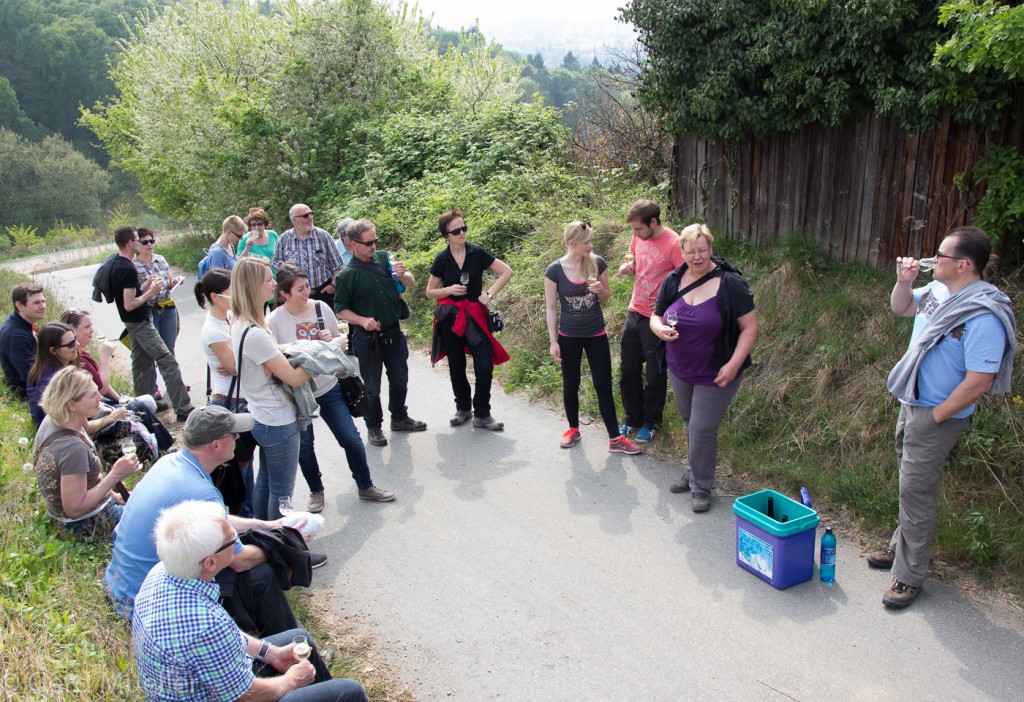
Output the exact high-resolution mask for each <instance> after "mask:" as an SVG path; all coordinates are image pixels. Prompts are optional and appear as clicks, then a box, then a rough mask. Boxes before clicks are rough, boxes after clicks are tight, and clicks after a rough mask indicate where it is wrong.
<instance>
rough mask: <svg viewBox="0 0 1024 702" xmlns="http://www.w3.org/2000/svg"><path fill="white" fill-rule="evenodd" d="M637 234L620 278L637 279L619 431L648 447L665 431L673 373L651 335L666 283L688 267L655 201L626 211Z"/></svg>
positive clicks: (625, 341)
mask: <svg viewBox="0 0 1024 702" xmlns="http://www.w3.org/2000/svg"><path fill="white" fill-rule="evenodd" d="M626 221H627V222H628V223H629V226H630V229H632V230H633V240H632V241H631V242H630V243H629V254H628V255H627V260H626V263H624V264H622V265H621V266H619V275H631V276H634V281H633V297H632V299H631V300H630V301H629V312H627V313H626V326H625V327H624V328H623V330H622V339H621V341H620V350H619V369H620V371H621V377H620V379H619V392H620V393H621V395H622V409H623V411H624V412H625V413H626V418H625V423H624V424H623V425H622V427H621V428H620V429H619V433H620V434H622V436H628V435H629V433H630V432H631V431H633V430H634V429H638V430H639V431H637V434H636V440H637V442H638V443H641V444H643V443H647V442H648V441H650V440H651V439H653V438H654V434H655V433H656V432H657V430H658V428H659V427H660V426H661V420H662V416H663V414H664V411H665V396H666V395H667V393H668V373H667V372H666V370H665V368H664V367H663V364H662V363H661V361H660V360H659V352H658V345H659V344H660V343H661V342H660V339H658V337H657V336H656V335H655V334H654V332H652V331H651V315H652V314H653V313H654V301H655V300H656V299H657V297H658V290H659V289H660V288H661V281H662V280H664V278H665V276H666V275H668V274H669V273H671V272H672V271H674V270H675V269H676V268H678V267H679V266H681V265H683V251H682V249H681V248H680V247H679V235H678V234H676V233H675V232H674V231H672V230H671V229H669V228H668V227H665V226H664V225H662V223H661V208H660V207H658V205H657V204H656V203H654V202H651V201H650V200H637V201H636V202H634V203H633V204H632V206H631V207H630V208H629V211H628V212H626Z"/></svg>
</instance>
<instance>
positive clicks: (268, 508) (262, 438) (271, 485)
mask: <svg viewBox="0 0 1024 702" xmlns="http://www.w3.org/2000/svg"><path fill="white" fill-rule="evenodd" d="M252 436H253V438H254V439H256V443H257V444H259V445H260V472H259V473H258V474H257V475H256V485H255V486H254V487H253V491H252V503H253V504H252V507H253V512H254V513H255V515H256V519H269V520H274V519H280V518H281V512H280V510H279V509H278V504H279V500H280V499H281V498H282V497H291V496H292V492H293V491H294V489H295V469H296V468H297V467H298V464H299V423H298V422H292V423H291V424H284V425H282V426H279V427H270V426H267V425H266V424H260V423H259V422H253V425H252Z"/></svg>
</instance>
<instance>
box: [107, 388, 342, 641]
mask: <svg viewBox="0 0 1024 702" xmlns="http://www.w3.org/2000/svg"><path fill="white" fill-rule="evenodd" d="M252 424H253V420H252V417H251V416H250V415H248V414H234V413H232V412H231V411H230V410H228V409H226V408H224V407H218V406H215V405H209V406H206V407H200V408H198V409H196V410H195V411H193V412H192V413H191V414H190V415H189V417H188V420H187V421H186V422H185V427H184V430H183V431H182V436H183V439H184V444H185V447H184V448H183V449H182V450H181V451H179V452H177V453H171V454H168V455H166V456H164V457H163V458H161V459H160V460H159V461H157V462H156V463H154V464H153V467H152V468H150V469H149V472H148V473H147V474H146V476H145V477H144V478H143V479H142V480H141V481H139V484H138V485H137V486H136V487H135V489H134V490H133V491H132V495H131V499H130V500H128V502H127V503H126V504H125V509H124V514H123V515H122V516H121V522H119V524H118V526H117V528H116V529H115V530H114V554H113V557H112V558H111V560H110V565H109V566H107V572H106V575H105V577H104V582H105V583H106V584H107V588H108V590H109V594H110V599H111V601H112V603H113V604H114V608H115V609H116V610H117V611H118V612H120V613H121V614H124V615H125V616H127V617H128V618H129V619H131V616H132V611H133V609H134V605H135V596H136V595H137V594H138V592H139V588H140V587H142V582H143V580H145V578H146V575H147V574H148V573H149V571H150V570H151V569H152V567H153V566H154V565H156V564H157V562H158V561H159V560H160V559H159V557H158V556H157V552H156V541H155V540H154V536H153V528H154V526H155V525H156V522H157V519H158V517H159V516H160V513H161V512H162V511H163V510H165V509H168V508H170V507H173V506H175V505H177V504H180V503H182V502H185V501H186V500H204V501H208V502H216V503H217V504H219V505H220V506H221V507H224V500H223V498H222V496H221V494H220V491H219V490H218V489H217V488H216V487H215V486H214V484H213V481H212V480H210V474H211V473H212V472H213V471H214V469H215V468H216V467H217V466H219V465H221V464H222V463H225V462H226V461H228V460H230V458H231V457H232V456H233V455H234V452H235V440H236V439H237V438H238V434H239V433H240V432H244V431H249V430H250V429H252ZM224 513H225V516H226V517H227V520H228V522H229V523H230V524H231V526H232V527H233V528H234V529H235V531H238V532H241V531H245V530H247V529H256V530H262V531H267V530H270V529H274V528H275V527H278V526H281V523H280V520H278V521H273V522H268V521H261V520H259V519H246V518H244V517H237V516H235V515H229V514H227V508H226V507H224ZM234 553H235V557H234V560H233V561H232V562H231V565H230V569H231V570H232V571H234V572H235V573H236V574H237V575H236V576H235V577H234V578H233V580H234V583H233V587H232V588H231V592H230V593H229V592H227V591H226V590H227V587H226V586H225V585H224V583H220V588H221V590H220V594H221V596H220V601H221V604H222V605H223V606H224V609H225V610H227V612H228V613H229V614H230V615H231V616H232V618H233V619H234V620H235V622H236V623H237V624H238V626H239V627H240V628H241V629H243V630H244V631H248V632H250V633H253V634H254V635H256V636H261V635H264V634H275V633H278V632H281V631H286V630H288V629H294V628H295V627H297V626H298V623H297V622H296V621H295V615H294V614H292V610H291V607H290V606H289V604H288V601H287V600H286V599H285V597H284V593H283V592H282V591H281V588H280V586H279V585H278V583H277V579H276V578H275V577H274V573H273V571H272V570H271V568H270V566H268V565H267V563H266V560H267V557H266V554H265V553H264V552H263V551H262V550H261V549H260V548H259V547H257V546H243V545H242V543H241V542H240V541H238V542H236V543H235V547H234ZM310 555H311V558H312V559H313V561H314V564H317V565H319V564H322V562H323V561H326V557H325V556H322V555H321V556H318V555H314V554H310ZM318 561H319V563H318ZM221 580H224V579H223V578H221Z"/></svg>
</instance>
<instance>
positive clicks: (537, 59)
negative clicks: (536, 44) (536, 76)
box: [526, 51, 544, 71]
mask: <svg viewBox="0 0 1024 702" xmlns="http://www.w3.org/2000/svg"><path fill="white" fill-rule="evenodd" d="M526 61H527V63H529V64H530V65H531V66H533V67H534V68H536V69H537V70H538V71H539V70H542V69H543V68H544V55H543V54H542V53H540V52H539V51H538V52H537V53H536V54H529V55H528V56H527V57H526Z"/></svg>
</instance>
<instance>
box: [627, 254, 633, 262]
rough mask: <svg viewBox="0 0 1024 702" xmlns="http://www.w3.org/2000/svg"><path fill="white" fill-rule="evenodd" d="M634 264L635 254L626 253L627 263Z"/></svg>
mask: <svg viewBox="0 0 1024 702" xmlns="http://www.w3.org/2000/svg"><path fill="white" fill-rule="evenodd" d="M632 262H633V252H632V251H627V252H626V263H632Z"/></svg>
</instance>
